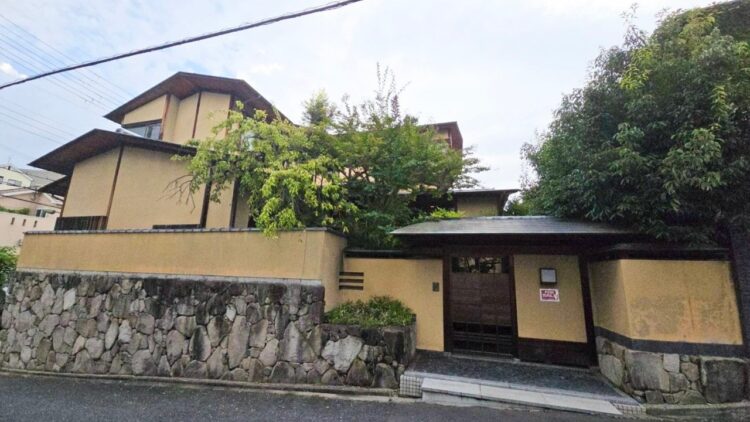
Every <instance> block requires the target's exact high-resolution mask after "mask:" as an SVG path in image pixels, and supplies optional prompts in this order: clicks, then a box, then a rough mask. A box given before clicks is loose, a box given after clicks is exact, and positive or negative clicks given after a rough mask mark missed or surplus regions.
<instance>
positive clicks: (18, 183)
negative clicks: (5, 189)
mask: <svg viewBox="0 0 750 422" xmlns="http://www.w3.org/2000/svg"><path fill="white" fill-rule="evenodd" d="M5 184H6V185H10V186H21V181H20V180H16V179H8V180H6V181H5Z"/></svg>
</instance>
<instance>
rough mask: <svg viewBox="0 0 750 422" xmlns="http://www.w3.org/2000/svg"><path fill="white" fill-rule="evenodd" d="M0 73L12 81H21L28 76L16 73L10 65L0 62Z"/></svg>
mask: <svg viewBox="0 0 750 422" xmlns="http://www.w3.org/2000/svg"><path fill="white" fill-rule="evenodd" d="M0 72H2V73H4V74H6V75H8V76H10V77H11V78H13V79H23V78H25V77H26V76H28V75H25V74H23V73H21V72H19V71H17V70H16V69H15V68H14V67H13V65H11V64H10V63H5V62H0Z"/></svg>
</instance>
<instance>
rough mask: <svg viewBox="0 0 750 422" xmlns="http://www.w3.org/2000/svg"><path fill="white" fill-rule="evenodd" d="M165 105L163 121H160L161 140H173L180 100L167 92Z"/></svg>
mask: <svg viewBox="0 0 750 422" xmlns="http://www.w3.org/2000/svg"><path fill="white" fill-rule="evenodd" d="M165 107H166V108H167V110H166V112H165V113H164V121H163V122H162V128H161V129H162V134H163V136H162V140H164V141H167V142H175V140H174V133H175V127H176V124H177V112H178V111H179V109H180V100H179V99H178V98H177V97H175V96H174V95H172V94H169V101H168V102H167V104H166V106H165Z"/></svg>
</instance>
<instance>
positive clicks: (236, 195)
mask: <svg viewBox="0 0 750 422" xmlns="http://www.w3.org/2000/svg"><path fill="white" fill-rule="evenodd" d="M239 197H240V181H239V180H235V181H234V186H233V187H232V209H231V211H230V213H229V227H234V226H235V220H236V219H237V199H238V198H239Z"/></svg>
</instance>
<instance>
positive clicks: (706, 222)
mask: <svg viewBox="0 0 750 422" xmlns="http://www.w3.org/2000/svg"><path fill="white" fill-rule="evenodd" d="M743 3H744V4H745V6H746V7H747V6H748V5H749V2H747V1H744V2H743ZM715 12H716V10H715V9H711V10H710V11H707V10H701V9H698V10H693V11H688V12H682V13H675V14H671V15H668V16H666V17H665V18H664V19H663V20H662V21H661V23H660V25H659V27H658V28H657V29H656V31H655V32H654V33H653V34H652V35H651V36H650V37H647V36H646V35H645V34H644V33H643V32H642V31H640V30H638V29H636V28H633V27H631V28H630V29H629V30H628V33H627V36H626V39H625V43H624V44H623V46H621V47H614V48H611V49H609V50H607V51H604V52H603V53H602V54H601V55H600V56H599V57H598V59H597V60H596V62H595V63H594V66H593V70H592V73H591V75H590V78H589V81H588V83H587V84H586V86H585V87H584V88H582V89H579V90H576V91H574V92H573V93H571V94H570V95H567V96H565V97H564V98H563V101H562V104H561V105H560V107H559V109H558V110H557V111H556V113H555V119H554V121H553V122H552V124H551V125H550V126H549V128H548V130H547V131H546V133H544V134H543V135H541V139H540V143H539V144H538V145H537V146H526V150H525V151H526V157H527V159H528V160H529V162H530V164H531V166H532V168H533V169H534V170H535V172H536V174H537V176H538V179H537V182H536V183H535V184H533V185H532V186H531V187H530V188H529V189H528V190H527V191H526V192H525V198H526V200H527V201H528V202H529V204H530V206H531V207H532V210H533V211H534V212H542V213H547V214H552V215H558V216H565V217H576V218H583V219H589V220H594V221H605V222H612V223H617V224H622V225H626V226H630V227H633V228H635V229H638V230H640V231H642V232H645V233H649V234H651V235H654V236H655V237H657V238H662V239H667V240H688V241H693V242H698V243H712V242H715V241H717V240H718V241H724V240H726V239H725V238H724V236H725V234H726V228H727V227H729V226H742V227H750V220H749V219H750V201H747V198H748V196H750V183H749V182H750V118H749V116H750V47H748V43H747V40H746V39H736V38H734V37H733V36H731V35H728V34H723V33H722V31H721V29H720V28H719V27H718V26H717V24H716V22H717V20H716V18H715V16H714V13H715Z"/></svg>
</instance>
